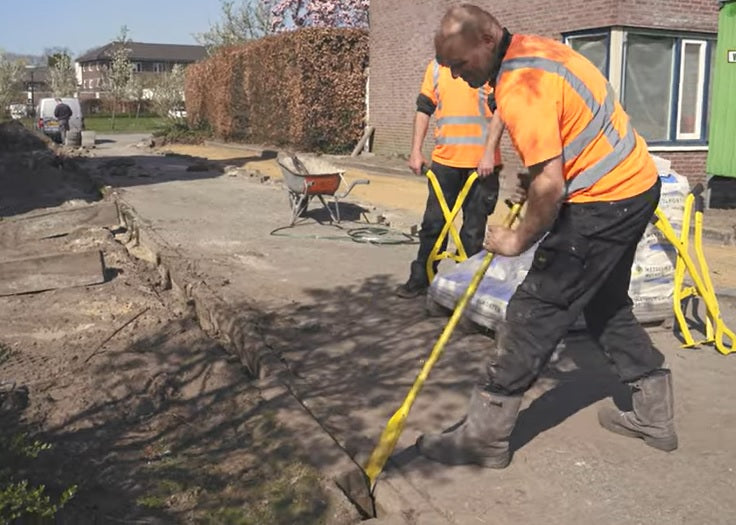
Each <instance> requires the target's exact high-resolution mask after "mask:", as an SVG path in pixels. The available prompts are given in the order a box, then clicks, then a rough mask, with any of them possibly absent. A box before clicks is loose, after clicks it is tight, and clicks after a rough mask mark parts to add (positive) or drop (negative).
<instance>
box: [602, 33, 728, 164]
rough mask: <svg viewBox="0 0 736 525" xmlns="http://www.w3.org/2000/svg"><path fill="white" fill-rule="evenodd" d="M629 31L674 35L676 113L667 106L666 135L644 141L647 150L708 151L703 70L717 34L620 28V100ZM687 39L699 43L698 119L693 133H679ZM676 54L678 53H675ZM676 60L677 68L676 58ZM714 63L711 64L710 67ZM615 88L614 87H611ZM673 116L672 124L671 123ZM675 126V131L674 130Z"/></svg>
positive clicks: (624, 77)
mask: <svg viewBox="0 0 736 525" xmlns="http://www.w3.org/2000/svg"><path fill="white" fill-rule="evenodd" d="M629 34H635V35H650V36H661V37H664V38H674V39H675V47H674V50H673V52H674V53H676V56H675V57H674V58H675V59H674V60H673V62H672V67H673V68H674V69H673V71H672V74H673V77H674V75H675V73H677V84H674V78H673V86H672V88H673V91H672V96H673V97H676V98H677V101H676V103H675V104H674V107H676V108H677V109H676V113H674V114H673V111H672V106H671V108H670V114H669V122H670V125H669V126H668V129H669V131H668V138H667V139H666V140H656V141H647V144H648V146H649V150H650V151H707V149H708V130H704V129H703V123H704V120H705V118H706V114H705V107H706V104H707V100H706V93H705V82H706V74H705V73H706V71H707V66H706V64H707V62H708V49H709V46H714V45H715V38H716V35H712V36H711V35H708V36H706V35H703V36H700V35H694V34H693V33H688V32H687V31H661V30H656V29H654V30H653V29H644V28H622V36H623V38H622V44H623V45H622V47H621V68H620V71H621V78H620V90H618V93H619V99H623V93H624V86H625V83H626V41H627V39H628V35H629ZM686 42H690V43H697V44H701V51H700V52H701V55H700V66H699V67H700V73H699V74H700V82H699V83H698V99H697V101H698V106H697V107H698V111H699V113H698V121H697V123H696V127H695V129H696V131H695V133H685V134H682V133H680V115H681V108H682V96H681V95H682V70H683V69H682V68H683V64H684V62H685V61H684V60H683V54H682V51H683V49H684V47H683V46H684V44H685V43H686ZM678 55H679V56H678ZM678 59H679V61H680V63H679V68H678V64H677V60H678ZM712 66H713V65H712V64H711V67H712ZM614 87H615V86H614ZM621 102H622V104H625V102H626V101H625V100H621ZM673 119H674V123H675V125H674V126H673V125H672V122H673ZM673 127H674V131H673Z"/></svg>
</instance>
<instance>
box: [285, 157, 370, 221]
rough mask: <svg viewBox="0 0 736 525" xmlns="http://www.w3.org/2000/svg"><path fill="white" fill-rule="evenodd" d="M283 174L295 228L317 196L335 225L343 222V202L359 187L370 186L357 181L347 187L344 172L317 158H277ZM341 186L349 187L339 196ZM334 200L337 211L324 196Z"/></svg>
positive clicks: (365, 181) (362, 181) (365, 180)
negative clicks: (341, 207)
mask: <svg viewBox="0 0 736 525" xmlns="http://www.w3.org/2000/svg"><path fill="white" fill-rule="evenodd" d="M278 163H279V166H280V167H281V173H282V174H283V176H284V182H285V183H286V190H287V192H288V195H289V205H290V206H291V222H290V224H289V225H290V226H293V225H294V223H295V222H296V221H297V219H298V218H299V217H303V216H304V214H305V213H306V211H307V208H308V207H309V202H310V201H311V200H312V199H313V198H314V197H317V198H318V199H319V200H320V202H321V203H322V205H323V206H324V207H325V209H326V210H327V213H329V214H330V218H331V219H332V221H333V222H337V223H339V222H340V200H341V199H344V198H345V197H347V196H348V195H349V194H350V192H351V191H352V190H353V188H354V187H355V186H357V185H359V184H370V181H369V180H367V179H359V180H354V181H353V182H351V183H350V184H348V182H347V180H345V176H344V173H345V172H344V171H342V170H340V169H338V168H337V167H335V166H334V165H332V164H330V163H329V162H327V161H324V160H322V159H320V158H316V157H303V158H302V159H300V158H299V157H297V156H296V155H289V154H281V155H279V157H278ZM340 184H345V185H347V189H346V190H345V191H344V192H342V193H337V190H338V189H339V188H340ZM326 196H327V197H332V199H333V200H334V203H335V211H334V212H333V211H332V209H331V208H330V206H329V205H328V204H327V201H325V197H326Z"/></svg>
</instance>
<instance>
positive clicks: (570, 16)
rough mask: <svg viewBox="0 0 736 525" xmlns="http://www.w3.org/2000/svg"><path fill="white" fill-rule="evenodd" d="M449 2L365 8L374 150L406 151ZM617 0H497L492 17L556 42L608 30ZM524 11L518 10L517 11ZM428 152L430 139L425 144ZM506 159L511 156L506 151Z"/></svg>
mask: <svg viewBox="0 0 736 525" xmlns="http://www.w3.org/2000/svg"><path fill="white" fill-rule="evenodd" d="M454 3H456V2H453V1H451V0H424V1H423V2H421V5H420V4H419V3H416V2H408V1H403V2H396V1H395V0H372V1H371V7H370V15H371V36H370V46H371V49H370V54H371V57H370V62H371V63H370V67H371V70H370V74H371V82H370V93H369V105H370V122H371V124H372V125H374V126H375V127H376V131H375V136H374V139H373V149H374V151H376V152H377V153H379V154H383V155H391V154H400V155H406V154H408V152H409V148H410V146H411V129H412V123H413V119H414V113H415V108H416V106H415V101H416V97H417V94H418V92H419V86H420V84H421V81H422V74H423V73H424V68H425V67H426V65H427V62H428V61H429V60H431V58H432V57H433V56H434V46H433V37H434V32H435V30H436V29H437V27H438V24H439V19H440V18H441V17H442V14H443V13H444V11H445V9H446V8H447V7H448V6H450V5H452V4H454ZM615 3H616V0H558V1H557V2H555V3H554V7H553V8H550V2H549V1H548V0H529V1H526V2H521V3H520V2H518V1H517V0H496V2H494V14H495V15H496V16H497V17H498V19H499V20H500V21H501V23H502V24H504V25H505V26H506V27H508V28H509V30H510V31H511V32H512V33H513V32H521V31H524V32H528V33H536V34H542V35H545V36H549V37H555V38H560V36H561V33H562V32H566V31H572V30H575V29H583V28H590V27H599V26H606V25H611V24H612V23H613V21H614V15H615V11H616V6H615ZM522 6H523V9H522V8H521V7H522ZM426 142H427V145H428V147H429V149H431V142H432V140H431V137H429V138H428V139H427V141H426ZM509 155H514V156H515V154H513V153H511V150H509V154H507V158H511V157H510V156H509Z"/></svg>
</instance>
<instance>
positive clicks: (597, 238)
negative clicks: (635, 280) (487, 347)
mask: <svg viewBox="0 0 736 525" xmlns="http://www.w3.org/2000/svg"><path fill="white" fill-rule="evenodd" d="M660 188H661V183H660V182H659V179H657V182H656V184H655V185H654V186H653V187H652V188H651V189H649V190H648V191H646V192H645V193H643V194H641V195H638V196H636V197H632V198H630V199H625V200H621V201H614V202H593V203H581V204H577V203H576V204H564V205H563V206H562V208H561V210H560V213H559V215H558V217H557V220H556V222H555V224H554V226H553V227H552V230H551V231H550V232H549V234H548V235H547V236H546V237H545V238H544V239H543V240H542V242H541V243H540V244H539V246H538V248H537V250H536V252H535V254H534V259H533V263H532V266H531V268H530V270H529V273H528V274H527V276H526V278H525V279H524V281H522V283H521V284H520V285H519V287H518V288H517V290H516V292H515V293H514V295H513V296H512V297H511V300H510V301H509V304H508V307H507V309H506V324H505V327H504V329H502V330H501V331H500V333H499V334H498V337H497V342H496V344H495V345H494V349H493V350H492V352H491V355H490V357H489V359H488V362H487V364H486V374H487V377H486V380H487V382H486V388H487V389H488V390H490V391H492V392H495V393H500V394H505V395H511V394H518V393H522V392H524V391H526V390H527V389H528V388H529V387H530V386H531V385H532V384H533V383H534V381H535V380H536V378H537V376H538V375H539V373H540V372H541V370H542V368H543V367H544V366H545V365H546V363H547V361H548V359H549V358H550V356H551V355H552V353H553V352H554V350H555V348H556V347H557V345H558V344H559V342H560V341H561V340H562V338H563V337H564V336H565V335H566V334H567V331H568V329H569V328H570V327H571V326H572V325H573V323H574V322H575V320H576V319H577V318H578V317H579V316H580V314H581V313H582V314H583V315H584V317H585V322H586V324H587V327H588V331H589V333H590V335H591V337H592V339H593V340H594V341H596V342H597V343H599V345H600V346H601V347H602V349H603V351H604V352H605V353H606V355H607V356H608V358H609V359H610V360H611V361H612V363H613V365H614V367H615V369H616V371H617V372H618V374H619V376H620V378H621V380H622V381H624V382H631V381H635V380H637V379H639V378H641V377H644V376H647V375H649V374H650V373H652V372H653V371H655V370H658V369H659V368H660V367H661V366H662V364H663V362H664V358H663V356H662V354H661V353H660V352H659V351H658V350H657V349H656V348H654V346H653V345H652V342H651V340H650V339H649V336H648V335H647V333H646V332H645V331H644V329H643V328H642V326H641V325H640V324H639V322H638V321H637V320H636V318H635V317H634V314H633V311H632V305H633V303H632V301H631V298H630V297H629V285H630V281H631V266H632V263H633V261H634V256H635V253H636V247H637V244H638V243H639V241H640V240H641V237H642V235H643V233H644V230H645V229H646V226H647V224H648V223H649V222H650V221H651V220H652V217H653V214H654V210H655V209H656V207H657V204H658V202H659V195H660Z"/></svg>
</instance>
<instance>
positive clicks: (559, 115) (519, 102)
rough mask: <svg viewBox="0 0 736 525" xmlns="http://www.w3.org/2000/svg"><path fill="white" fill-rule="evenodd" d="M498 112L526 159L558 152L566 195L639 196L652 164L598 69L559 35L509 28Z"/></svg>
mask: <svg viewBox="0 0 736 525" xmlns="http://www.w3.org/2000/svg"><path fill="white" fill-rule="evenodd" d="M496 103H497V104H498V109H497V110H498V111H500V115H501V118H502V120H503V121H504V124H505V125H506V128H507V130H508V132H509V135H510V136H511V140H512V142H513V143H514V146H515V147H516V150H517V151H518V153H519V156H520V157H521V159H522V162H523V163H524V165H525V166H527V167H528V166H533V165H535V164H538V163H540V162H543V161H546V160H549V159H551V158H555V157H558V156H562V160H563V165H564V168H563V172H564V176H565V183H566V196H567V201H568V202H591V201H614V200H621V199H626V198H629V197H634V196H636V195H639V194H641V193H643V192H645V191H646V190H648V189H649V188H651V187H652V185H653V184H654V183H655V181H656V178H657V169H656V167H655V165H654V161H653V160H652V158H651V156H650V155H649V152H648V150H647V145H646V142H645V141H644V139H643V138H642V137H641V136H639V134H638V133H636V131H635V130H634V128H633V127H632V126H631V123H630V121H629V116H628V115H627V114H626V112H625V111H624V109H623V107H621V104H620V103H619V102H618V100H617V98H616V95H615V94H614V92H613V89H612V88H611V85H610V84H609V83H608V81H607V80H606V78H605V77H604V76H603V75H602V74H601V73H600V71H599V70H598V69H597V68H596V67H595V66H594V65H593V64H592V63H591V62H589V61H588V60H587V59H585V58H584V57H583V56H582V55H580V54H579V53H577V52H575V51H573V50H572V49H571V48H570V47H568V46H566V45H565V44H563V43H561V42H557V41H555V40H550V39H547V38H542V37H538V36H529V35H515V36H514V37H513V38H512V40H511V44H510V45H509V48H508V50H507V52H506V55H505V56H504V59H503V62H502V63H501V69H500V71H499V74H498V77H497V81H496Z"/></svg>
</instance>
